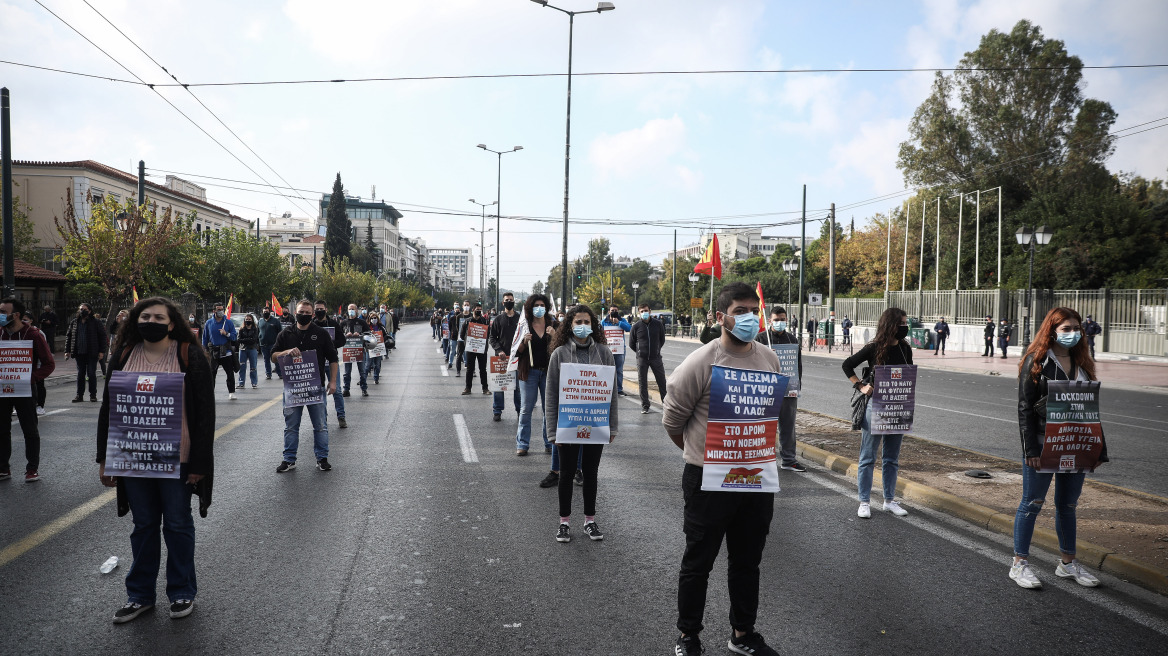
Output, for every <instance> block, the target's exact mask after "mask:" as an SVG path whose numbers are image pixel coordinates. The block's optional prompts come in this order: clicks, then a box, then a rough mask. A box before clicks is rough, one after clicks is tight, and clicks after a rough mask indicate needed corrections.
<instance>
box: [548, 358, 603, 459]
mask: <svg viewBox="0 0 1168 656" xmlns="http://www.w3.org/2000/svg"><path fill="white" fill-rule="evenodd" d="M565 362H578V363H580V364H606V365H609V366H610V367H615V366H616V360H615V359H613V357H612V349H611V348H609V347H608V346H605V345H604V344H597V343H596V340H594V339H592V338H591V337H589V338H588V357H587V359H585V358H584V357H583V354H580V355H577V353H576V340H574V339H573V340H570V341H569V342H568V343H567V344H564V345H563V346H561V347H560V348H558V349H556V350H555V351H552V355H551V358H550V359H549V360H548V370H547V382H546V383H545V385H546V387H545V389H547V393H546V394H545V395H544V416H545V417H547V431H548V439H550V440H552V441H553V442H554V441H555V439H556V425H557V419H559V413H560V365H561V364H563V363H565ZM619 399H620V396H618V395H617V393H616V388H615V385H614V387H613V390H612V402H611V403H610V404H609V408H608V426H609V430H610V431H611V432H612V434H613V435H616V432H617V431H616V427H617V404H618V402H619V401H618V400H619Z"/></svg>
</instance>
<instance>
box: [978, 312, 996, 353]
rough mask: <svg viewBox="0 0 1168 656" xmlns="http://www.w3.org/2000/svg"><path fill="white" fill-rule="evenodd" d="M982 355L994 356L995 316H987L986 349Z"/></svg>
mask: <svg viewBox="0 0 1168 656" xmlns="http://www.w3.org/2000/svg"><path fill="white" fill-rule="evenodd" d="M981 355H982V357H983V358H985V357H990V358H992V357H994V318H993V317H988V316H987V317H986V322H985V350H984V351H982V354H981Z"/></svg>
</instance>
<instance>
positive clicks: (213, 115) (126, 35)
mask: <svg viewBox="0 0 1168 656" xmlns="http://www.w3.org/2000/svg"><path fill="white" fill-rule="evenodd" d="M82 1H83V2H84V3H85V4H86V5H87V6H88V7H89V8H90V9H92V10H93V13H95V14H97V15H98V16H101V19H102V20H104V21H105V22H106V23H109V26H110V27H112V28H114V29H115V30H117V31H118V34H121V35H122V36H123V37H125V39H126V40H127V41H129V42H130V45H132V46H134V47H135V48H137V49H138V52H141V53H142V54H143V55H146V58H147V59H149V60H150V61H152V62H154V65H155V66H157V67H158V68H160V69H162V72H163V73H166V74H167V75H169V76H170V78H171V79H172V80H174V81H175V82H178V77H176V76H175V75H174V74H173V73H171V72H170V71H168V70H167V69H166V67H165V66H163V65H162V64H161V63H159V62H158V60H157V59H155V58H153V57H151V56H150V53H148V52H146V51H145V50H144V49H143V48H142V46H140V45H138V43H137V42H135V41H134V40H133V39H131V38H130V36H129V35H128V34H126V33H125V32H123V31H122V29H121V28H120V27H118V26H117V25H115V24H114V22H113V21H111V20H110V19H108V18H106V17H105V14H103V13H101V12H100V11H98V10H97V7H94V6H93V5H92V4H90V2H89V0H82ZM180 84H181V83H180ZM183 89H185V90H186V92H187V93H189V94H190V95H191V97H192V98H194V99H195V102H197V103H199V106H201V107H202V108H203V109H205V110H207V113H208V114H210V115H211V116H212V117H213V118H214V119H215V120H216V121H218V122H219V125H222V126H223V129H225V130H227V131H228V132H230V133H231V136H233V137H235V140H236V141H238V142H239V143H241V144H243V147H244V148H246V149H247V151H248V152H249V153H251V154H252V155H254V156H255V158H256V159H258V160H259V161H261V162H263V164H264V166H266V167H268V170H269V171H271V172H272V173H275V174H276V177H277V178H280V181H281V182H283V183H284V184H288V181H287V180H285V179H284V176H282V175H280V172H279V171H277V170H276V169H274V168H272V165H271V164H268V161H267V160H265V159H264V158H263V157H260V154H259V153H257V152H256V151H255V149H253V148H252V147H251V146H249V145H248V143H247V142H246V141H244V140H243V138H242V137H240V136H239V135H238V134H236V133H235V130H232V129H231V127H230V126H228V125H227V123H225V122H224V121H223V119H221V118H219V115H218V114H216V113H215V112H214V111H212V110H211V108H210V107H208V106H207V105H206V103H204V102H203V100H202V99H201V98H199V97H198V96H196V95H195V92H194V91H191V89H190V87H188V86H186V85H183ZM261 179H262V178H261ZM274 188H275V187H273V189H274ZM297 197H298V198H300V200H302V201H304V202H305V203H306V204H308V206H309V207H311V206H312V202H311V201H309V200H308V199H307V198H305V197H304V196H301V195H300V194H297ZM310 213H311V212H310Z"/></svg>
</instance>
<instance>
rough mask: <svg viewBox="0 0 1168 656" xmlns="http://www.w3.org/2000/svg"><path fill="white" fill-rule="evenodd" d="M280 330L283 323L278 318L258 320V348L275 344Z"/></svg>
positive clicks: (282, 327) (282, 328)
mask: <svg viewBox="0 0 1168 656" xmlns="http://www.w3.org/2000/svg"><path fill="white" fill-rule="evenodd" d="M281 330H284V323H283V322H282V321H280V319H279V318H278V317H272V318H271V319H260V346H272V345H273V344H275V343H276V338H277V337H279V336H280V331H281Z"/></svg>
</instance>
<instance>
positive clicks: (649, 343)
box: [629, 319, 665, 360]
mask: <svg viewBox="0 0 1168 656" xmlns="http://www.w3.org/2000/svg"><path fill="white" fill-rule="evenodd" d="M664 345H665V324H663V323H661V320H659V319H649V320H648V321H645V320H644V319H641V320H639V321H637V323H635V324H633V329H632V330H631V331H629V350H630V351H632V352H633V353H636V354H637V359H638V360H639V359H642V358H648V359H650V360H652V359H655V358H659V357H661V347H662V346H664Z"/></svg>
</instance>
